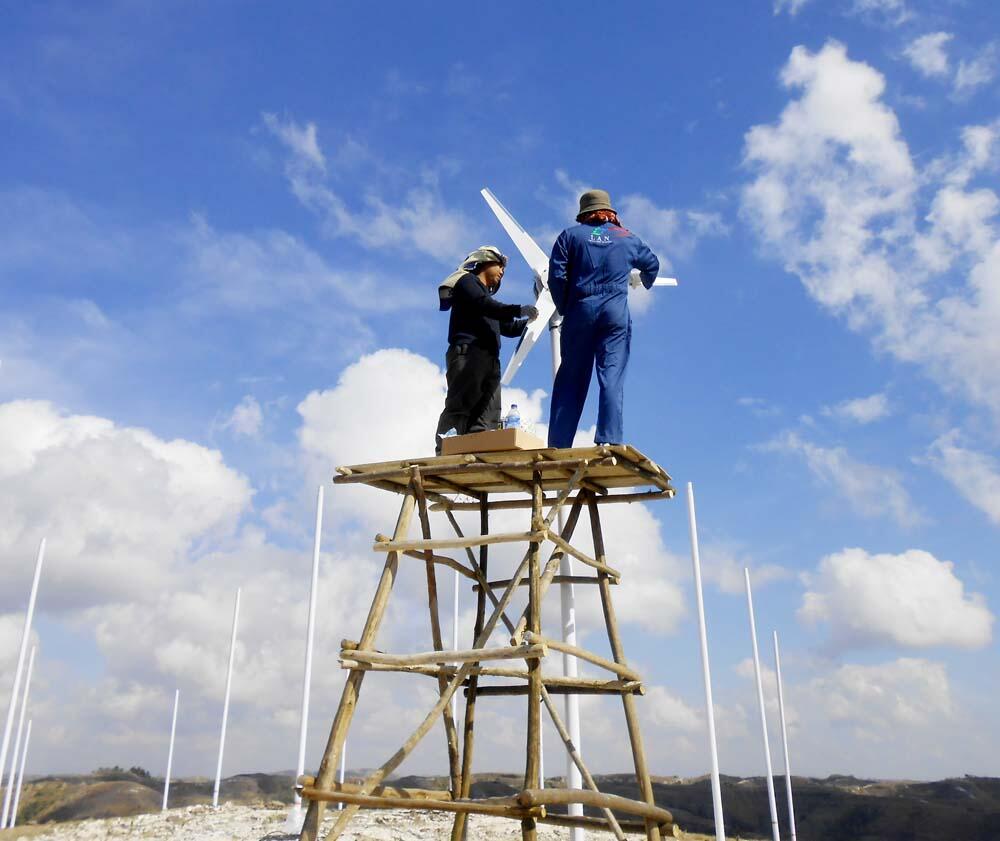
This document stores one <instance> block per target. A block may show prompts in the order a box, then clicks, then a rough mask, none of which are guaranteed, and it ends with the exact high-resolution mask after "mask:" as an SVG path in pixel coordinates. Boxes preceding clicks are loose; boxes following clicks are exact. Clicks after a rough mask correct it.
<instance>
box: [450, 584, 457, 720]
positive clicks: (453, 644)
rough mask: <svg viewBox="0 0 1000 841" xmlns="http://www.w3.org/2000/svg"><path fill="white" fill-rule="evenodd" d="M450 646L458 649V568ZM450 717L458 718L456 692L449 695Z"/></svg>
mask: <svg viewBox="0 0 1000 841" xmlns="http://www.w3.org/2000/svg"><path fill="white" fill-rule="evenodd" d="M451 647H452V649H453V650H455V651H458V570H455V603H454V605H453V610H452V624H451ZM451 717H452V718H453V719H455V720H456V721H457V720H458V693H457V692H455V693H454V694H452V696H451Z"/></svg>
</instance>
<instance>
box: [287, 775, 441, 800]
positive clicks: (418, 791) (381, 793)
mask: <svg viewBox="0 0 1000 841" xmlns="http://www.w3.org/2000/svg"><path fill="white" fill-rule="evenodd" d="M295 784H296V787H297V788H299V789H303V788H314V787H315V785H316V778H315V777H313V776H310V775H309V774H303V775H302V776H301V777H299V778H298V780H296V783H295ZM328 790H329V791H343V792H347V793H348V794H360V793H361V786H359V785H358V784H357V783H339V782H336V781H335V782H332V783H330V788H329V789H328ZM371 793H372V796H373V797H405V798H408V799H410V800H451V792H450V791H448V789H446V788H442V789H435V788H396V787H395V786H376V787H375V788H374V789H372V792H371Z"/></svg>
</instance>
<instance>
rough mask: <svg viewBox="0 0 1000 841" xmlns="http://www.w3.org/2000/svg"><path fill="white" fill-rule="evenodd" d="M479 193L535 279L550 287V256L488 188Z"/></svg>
mask: <svg viewBox="0 0 1000 841" xmlns="http://www.w3.org/2000/svg"><path fill="white" fill-rule="evenodd" d="M479 192H480V193H481V194H482V196H483V198H484V199H486V203H487V204H488V205H489V206H490V210H492V211H493V213H494V214H495V215H496V217H497V219H499V220H500V224H501V225H503V229H504V230H505V231H506V232H507V235H508V236H509V237H510V238H511V239H512V240H513V242H514V245H515V246H516V247H517V250H518V251H520V252H521V256H522V257H524V260H525V262H526V263H527V264H528V266H529V268H530V269H531V271H532V272H534V274H535V277H536V278H538V279H539V280H540V281H541V282H542V285H543V286H548V276H549V258H548V256H546V254H545V252H544V251H542V249H541V248H539V247H538V243H536V242H535V241H534V240H533V239H532V238H531V236H530V235H529V234H528V232H527V231H526V230H524V228H522V227H521V226H520V225H519V224H518V223H517V221H516V220H515V219H514V217H513V216H511V215H510V213H509V212H508V211H507V208H505V207H504V206H503V205H502V204H500V202H499V201H497V197H496V196H494V195H493V193H491V192H490V191H489V190H487V189H486V188H483V189H482V190H480V191H479Z"/></svg>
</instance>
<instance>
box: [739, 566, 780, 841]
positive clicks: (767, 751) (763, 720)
mask: <svg viewBox="0 0 1000 841" xmlns="http://www.w3.org/2000/svg"><path fill="white" fill-rule="evenodd" d="M743 577H744V579H745V580H746V585H747V611H748V612H749V613H750V638H751V639H752V640H753V671H754V675H755V677H756V679H757V706H758V707H759V708H760V731H761V734H762V736H763V739H764V765H765V767H766V769H767V805H768V807H769V808H770V810H771V834H772V835H773V836H774V841H781V835H780V834H779V832H778V807H777V805H776V804H775V802H774V778H773V772H772V771H771V746H770V744H769V743H768V740H767V711H766V709H765V708H764V685H763V684H762V683H761V679H760V654H759V653H758V652H757V623H756V622H755V621H754V617H753V594H752V593H751V592H750V570H749V569H747V568H746V567H744V568H743Z"/></svg>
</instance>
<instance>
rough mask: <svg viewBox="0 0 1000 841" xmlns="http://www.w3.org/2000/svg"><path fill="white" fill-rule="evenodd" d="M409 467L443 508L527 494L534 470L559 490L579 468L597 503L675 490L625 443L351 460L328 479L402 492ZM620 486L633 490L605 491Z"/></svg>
mask: <svg viewBox="0 0 1000 841" xmlns="http://www.w3.org/2000/svg"><path fill="white" fill-rule="evenodd" d="M415 467H417V468H419V470H420V474H421V477H422V479H423V484H424V488H425V489H426V491H427V492H428V497H429V498H431V499H433V500H434V501H435V502H436V503H438V504H439V505H441V506H443V507H447V508H462V507H463V504H462V503H461V502H460V501H459V499H458V498H457V496H456V495H465V496H471V497H473V498H475V499H481V498H482V497H483V495H484V494H494V493H503V494H512V493H513V494H517V493H523V494H526V495H528V496H530V494H531V491H532V477H533V476H534V474H535V472H536V471H537V472H538V473H539V474H540V476H541V483H542V487H543V489H544V490H560V489H562V488H565V487H566V484H567V479H568V478H570V477H571V476H573V474H574V473H575V472H576V471H577V470H582V474H581V481H580V482H579V485H580V487H582V488H586V489H587V490H589V491H592V492H593V493H595V494H597V495H598V496H599V497H604V499H600V500H599V501H601V502H612V501H614V502H636V501H640V500H643V499H651V498H657V497H672V496H673V495H674V493H675V491H674V488H673V486H672V485H671V484H670V475H669V474H668V473H667V472H666V471H665V470H664V469H663V468H662V467H660V466H659V465H658V464H657V463H656V462H654V461H653V460H652V459H650V458H647V457H646V456H645V455H643V454H642V453H641V452H639V451H638V450H637V449H635V447H631V446H629V445H627V444H622V445H617V444H609V445H598V446H593V447H573V448H567V449H544V450H508V451H504V452H487V453H468V454H465V455H454V456H436V457H434V456H432V457H429V458H415V459H406V460H404V461H383V462H376V463H374V464H354V465H350V466H346V467H338V468H337V474H338V475H337V476H335V477H334V480H333V481H334V483H335V484H338V485H343V484H351V483H360V484H365V485H370V486H372V487H376V488H382V489H383V490H389V491H394V492H396V493H400V494H402V493H406V490H407V488H408V487H409V485H410V479H411V478H412V474H413V468H415ZM626 488H627V489H632V490H633V493H618V494H612V493H611V492H612V491H615V490H617V491H621V490H622V489H626ZM635 491H638V493H636V492H635ZM449 495H450V496H449ZM491 505H495V506H496V507H511V508H516V507H523V506H530V501H529V500H522V501H518V500H508V501H506V503H505V502H498V503H496V502H495V503H491ZM475 507H477V508H478V505H476V506H475Z"/></svg>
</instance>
